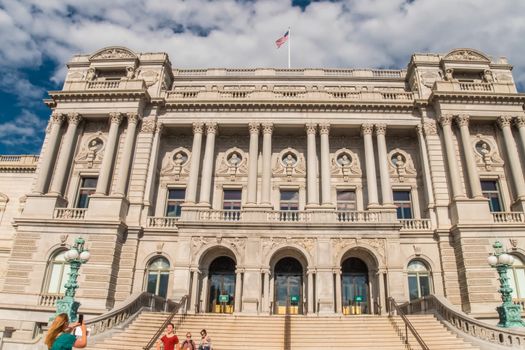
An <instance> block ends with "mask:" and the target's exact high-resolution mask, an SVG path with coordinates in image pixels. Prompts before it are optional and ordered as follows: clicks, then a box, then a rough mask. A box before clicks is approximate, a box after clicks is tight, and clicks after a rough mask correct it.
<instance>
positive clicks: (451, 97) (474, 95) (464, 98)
mask: <svg viewBox="0 0 525 350" xmlns="http://www.w3.org/2000/svg"><path fill="white" fill-rule="evenodd" d="M428 100H429V102H430V103H433V102H454V103H466V104H469V103H483V104H501V103H508V104H524V103H525V93H514V94H505V93H493V92H490V93H484V92H444V91H443V92H441V91H440V92H437V91H434V92H432V94H431V95H430V97H429V98H428Z"/></svg>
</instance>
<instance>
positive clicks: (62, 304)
mask: <svg viewBox="0 0 525 350" xmlns="http://www.w3.org/2000/svg"><path fill="white" fill-rule="evenodd" d="M79 306H80V303H79V302H78V301H75V300H74V299H73V298H72V297H68V296H65V297H64V298H63V299H60V300H57V304H56V307H57V311H56V313H55V314H54V315H53V317H52V318H51V319H50V321H52V320H54V319H55V317H57V316H58V315H60V314H67V316H68V317H69V322H70V323H72V322H77V311H78V308H79Z"/></svg>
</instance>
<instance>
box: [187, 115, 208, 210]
mask: <svg viewBox="0 0 525 350" xmlns="http://www.w3.org/2000/svg"><path fill="white" fill-rule="evenodd" d="M203 127H204V124H203V123H193V145H192V147H191V163H190V176H189V178H188V186H187V187H186V202H187V203H193V204H194V203H195V201H196V200H197V182H198V181H199V165H200V160H201V146H202V131H203Z"/></svg>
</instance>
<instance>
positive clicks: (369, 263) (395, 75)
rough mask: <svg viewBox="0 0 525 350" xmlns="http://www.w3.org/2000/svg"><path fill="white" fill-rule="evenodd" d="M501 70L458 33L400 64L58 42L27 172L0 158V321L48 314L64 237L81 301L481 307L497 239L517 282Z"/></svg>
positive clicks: (516, 197)
mask: <svg viewBox="0 0 525 350" xmlns="http://www.w3.org/2000/svg"><path fill="white" fill-rule="evenodd" d="M511 69H512V67H511V66H510V65H509V63H508V62H507V61H506V59H504V58H500V59H497V60H494V59H492V58H490V57H488V56H487V55H485V54H483V53H481V52H478V51H476V50H472V49H457V50H453V51H452V52H450V53H448V54H446V55H441V54H414V55H412V57H411V60H410V62H409V64H408V67H407V69H406V70H375V69H270V68H268V69H266V68H265V69H262V68H258V69H176V68H173V67H172V65H171V63H170V60H169V58H168V56H167V55H166V54H165V53H134V52H132V51H131V50H129V49H126V48H123V47H110V48H105V49H102V50H100V51H98V52H95V53H94V54H92V55H79V56H75V57H73V58H72V60H71V61H70V62H69V63H68V73H67V77H66V79H65V83H64V86H63V89H62V90H60V91H50V92H49V96H50V98H49V99H47V100H45V103H46V104H47V105H48V106H49V107H50V109H51V110H52V113H51V118H50V120H49V124H48V127H47V130H46V137H45V141H44V144H43V148H42V152H41V155H40V157H39V158H37V157H33V158H32V164H33V168H32V170H27V171H24V172H22V173H20V172H21V170H20V169H22V168H23V167H22V164H21V162H22V160H21V159H22V158H20V159H18V158H17V159H15V158H13V159H10V160H7V158H6V160H5V161H3V160H2V159H4V158H2V159H0V167H2V162H4V163H5V164H7V163H9V164H10V166H5V167H2V169H1V171H0V181H1V182H0V184H1V187H0V220H2V221H1V222H0V227H1V229H2V232H1V234H0V243H1V246H0V259H1V261H2V265H1V266H2V270H1V274H0V277H1V279H0V283H1V284H0V296H1V299H0V325H1V324H3V325H9V324H15V323H16V328H17V331H16V332H15V334H14V336H15V337H19V338H20V339H22V338H30V337H31V336H32V335H33V334H34V332H35V331H34V329H35V327H36V328H38V326H39V325H40V324H43V323H46V322H47V319H48V317H49V314H50V312H51V311H52V310H53V303H54V302H55V301H56V299H57V298H60V296H61V293H62V292H63V291H62V290H61V288H60V285H61V283H62V281H63V278H64V276H67V266H66V265H67V264H64V262H63V257H62V255H61V253H63V251H64V250H65V248H66V247H67V245H68V244H71V243H72V242H73V240H74V238H76V237H78V236H82V237H83V238H85V239H86V241H87V244H88V247H89V249H90V252H91V255H92V258H91V260H90V261H89V263H87V264H85V265H83V266H82V269H81V275H80V278H79V283H80V286H81V287H80V288H79V290H78V293H77V295H78V299H79V301H80V302H81V304H82V306H81V307H82V309H83V310H84V312H85V313H87V314H91V315H95V314H100V313H103V312H105V311H106V310H108V309H110V308H112V307H113V306H114V305H115V304H116V303H119V302H121V301H123V300H125V299H126V298H128V297H129V296H130V295H132V294H133V293H136V292H141V291H143V290H149V291H151V292H154V293H157V294H160V295H163V296H166V297H168V298H172V299H179V298H180V297H182V296H183V295H189V296H190V298H191V302H190V304H191V306H190V309H191V312H222V313H239V314H260V315H263V314H266V315H268V314H281V313H302V314H310V315H317V314H323V315H327V314H328V315H330V314H333V315H341V314H343V315H349V317H350V316H351V315H352V314H362V313H384V312H385V310H386V299H387V297H390V296H392V297H394V298H395V299H396V300H397V301H398V302H401V301H407V300H409V299H411V298H417V297H419V296H421V295H425V294H428V293H435V294H437V295H441V296H445V297H446V298H447V299H448V300H449V301H450V302H451V303H453V304H456V305H458V307H461V308H462V309H463V310H464V311H466V312H468V313H472V314H473V315H494V314H495V311H494V307H495V306H496V304H497V303H498V300H499V299H498V293H497V289H498V285H497V283H498V282H497V280H496V274H495V272H494V271H493V269H491V268H490V267H489V266H488V264H487V262H486V258H487V256H488V254H489V253H490V252H491V249H492V248H491V245H492V243H493V242H494V241H495V240H496V239H499V240H501V241H502V242H504V244H506V246H507V247H508V249H509V250H510V251H511V252H512V253H513V254H514V256H515V257H516V259H517V262H518V264H517V265H516V268H515V270H514V271H513V273H514V274H515V275H514V276H515V279H514V282H513V283H515V285H517V286H518V287H520V283H525V279H524V280H522V278H521V274H522V273H523V271H525V270H522V269H520V268H519V266H522V265H519V261H521V260H525V250H524V249H525V231H524V228H525V203H524V201H525V181H524V175H523V174H524V167H525V113H524V111H523V105H524V102H525V95H523V94H521V93H518V92H517V90H516V86H515V83H514V80H513V77H512V73H511ZM35 168H36V172H35V176H34V177H33V176H32V171H35V170H34V169H35ZM20 174H22V175H20ZM15 183H16V185H15V186H13V184H15ZM4 211H5V215H4V216H2V215H3V213H4ZM517 289H519V288H517ZM524 291H525V285H524ZM520 293H521V290H518V291H516V293H515V294H516V295H515V299H516V301H517V302H521V301H522V298H525V295H523V296H522V295H521V294H520ZM15 320H16V322H15Z"/></svg>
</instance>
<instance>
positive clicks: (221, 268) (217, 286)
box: [208, 256, 236, 313]
mask: <svg viewBox="0 0 525 350" xmlns="http://www.w3.org/2000/svg"><path fill="white" fill-rule="evenodd" d="M208 271H209V282H208V283H209V292H208V296H209V297H208V312H214V313H232V312H233V311H234V305H235V297H236V296H235V261H234V260H233V259H232V258H230V257H227V256H220V257H218V258H215V259H214V260H213V261H212V263H211V264H210V267H209V270H208Z"/></svg>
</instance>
